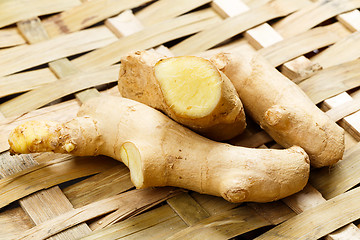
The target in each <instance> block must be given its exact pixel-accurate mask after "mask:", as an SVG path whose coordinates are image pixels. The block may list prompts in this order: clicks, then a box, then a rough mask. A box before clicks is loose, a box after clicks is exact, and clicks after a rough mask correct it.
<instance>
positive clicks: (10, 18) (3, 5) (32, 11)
mask: <svg viewBox="0 0 360 240" xmlns="http://www.w3.org/2000/svg"><path fill="white" fill-rule="evenodd" d="M80 4H81V2H80V1H79V0H53V1H47V0H32V1H22V0H11V1H4V0H2V1H0V27H4V26H7V25H10V24H13V23H16V22H18V21H21V20H25V19H29V18H32V17H36V16H41V15H46V14H50V13H56V12H61V11H64V10H67V9H69V8H72V7H75V6H77V5H80Z"/></svg>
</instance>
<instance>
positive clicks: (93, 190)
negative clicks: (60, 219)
mask: <svg viewBox="0 0 360 240" xmlns="http://www.w3.org/2000/svg"><path fill="white" fill-rule="evenodd" d="M132 187H134V185H133V184H132V182H131V181H130V174H129V170H128V168H127V167H125V166H124V165H123V164H119V165H117V166H115V167H113V168H110V169H109V170H106V171H104V172H101V173H99V174H97V175H95V176H92V177H90V178H87V179H85V180H83V181H81V182H78V183H75V184H73V185H71V186H69V187H67V188H65V189H64V190H63V192H64V194H65V196H66V197H67V198H68V199H69V200H70V202H71V204H72V205H73V206H74V207H75V208H79V207H83V206H84V205H87V204H90V203H91V202H93V201H94V199H96V200H101V199H104V198H108V197H112V196H114V195H116V194H119V193H122V192H124V191H127V190H129V189H130V188H132Z"/></svg>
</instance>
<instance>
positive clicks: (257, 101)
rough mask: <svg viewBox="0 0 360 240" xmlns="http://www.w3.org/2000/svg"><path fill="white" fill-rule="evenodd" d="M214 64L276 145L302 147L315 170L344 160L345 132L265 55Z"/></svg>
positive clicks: (222, 57) (224, 56) (240, 55)
mask: <svg viewBox="0 0 360 240" xmlns="http://www.w3.org/2000/svg"><path fill="white" fill-rule="evenodd" d="M211 61H213V62H214V64H215V65H216V66H217V67H218V68H219V69H220V70H221V71H223V72H224V73H225V74H226V75H227V76H228V77H229V79H230V80H231V81H232V83H233V84H234V86H235V88H236V90H237V92H238V94H239V96H240V98H241V100H242V102H243V104H244V107H245V109H246V111H247V113H248V114H249V115H250V116H251V117H252V118H253V119H254V120H255V121H256V122H257V123H259V124H260V126H261V127H262V128H263V129H264V130H265V131H266V132H267V133H268V134H269V135H270V136H271V137H272V138H273V139H274V140H275V141H276V142H278V143H279V144H281V145H282V146H283V147H290V146H293V145H297V146H300V147H302V148H303V149H304V150H305V151H306V152H307V153H308V154H309V157H310V161H311V165H312V166H314V167H323V166H329V165H333V164H335V163H336V162H337V161H339V160H340V159H342V157H343V153H344V149H345V144H344V129H342V128H341V127H340V126H338V125H337V124H336V123H335V122H334V121H332V120H331V119H330V118H329V117H328V116H327V115H326V114H325V113H324V112H322V111H321V110H320V109H319V108H318V107H317V106H316V105H315V104H314V103H313V102H311V100H310V99H309V98H308V97H307V96H306V94H305V93H304V92H303V91H302V90H301V89H300V88H299V87H298V86H297V85H296V84H295V83H293V82H292V81H290V80H289V79H287V78H286V77H285V76H283V75H282V74H281V73H280V72H278V71H277V70H276V69H275V68H274V67H273V66H271V65H270V64H269V63H268V62H266V60H264V59H263V58H262V57H261V56H259V55H254V54H253V53H250V52H247V51H243V52H236V53H219V54H217V55H215V56H213V57H212V58H211Z"/></svg>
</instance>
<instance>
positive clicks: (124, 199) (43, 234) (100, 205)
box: [19, 188, 179, 240]
mask: <svg viewBox="0 0 360 240" xmlns="http://www.w3.org/2000/svg"><path fill="white" fill-rule="evenodd" d="M178 193H179V190H176V189H174V188H158V189H141V190H133V191H130V192H126V193H123V194H121V195H117V196H114V197H111V198H107V199H104V200H100V201H97V202H93V203H91V204H88V205H86V206H84V207H81V208H78V209H74V210H72V211H69V212H67V213H65V214H62V215H59V216H58V217H55V218H53V219H51V220H49V221H47V222H44V223H42V224H40V225H37V226H35V227H33V228H31V229H29V230H27V231H25V232H24V233H22V234H21V236H20V237H19V238H21V239H24V240H25V239H46V238H48V237H50V236H52V235H54V234H56V233H58V232H61V231H63V230H64V229H67V228H69V227H72V226H74V225H76V224H78V223H81V222H84V221H87V220H89V219H93V218H95V217H98V216H101V215H104V214H106V213H109V212H112V211H114V210H117V209H118V210H120V209H121V211H122V213H123V216H124V217H127V216H129V215H131V214H132V213H133V212H134V211H137V210H138V209H140V208H143V207H146V206H147V205H149V204H152V203H153V202H159V201H164V200H166V199H167V198H169V197H171V196H174V195H176V194H178Z"/></svg>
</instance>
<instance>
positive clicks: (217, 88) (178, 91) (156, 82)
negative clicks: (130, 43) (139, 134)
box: [119, 51, 246, 140]
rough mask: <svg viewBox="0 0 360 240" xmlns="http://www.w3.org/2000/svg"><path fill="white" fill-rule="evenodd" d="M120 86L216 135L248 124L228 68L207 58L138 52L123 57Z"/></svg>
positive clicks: (229, 134)
mask: <svg viewBox="0 0 360 240" xmlns="http://www.w3.org/2000/svg"><path fill="white" fill-rule="evenodd" d="M119 90H120V93H121V95H122V96H123V97H126V98H130V99H133V100H136V101H139V102H141V103H144V104H146V105H149V106H151V107H153V108H156V109H158V110H161V111H162V112H164V113H165V114H166V115H168V116H169V117H170V118H172V119H174V120H175V121H176V122H179V123H181V124H183V125H185V126H187V127H189V128H191V129H192V130H194V131H196V132H198V133H200V134H202V135H204V136H206V137H208V138H211V139H214V140H228V139H231V138H233V137H235V136H236V135H238V134H240V133H242V132H243V131H244V129H245V126H246V122H245V112H244V109H243V106H242V103H241V101H240V98H239V96H238V94H237V93H236V90H235V88H234V86H233V84H232V83H231V82H230V80H229V79H228V78H227V77H226V76H225V74H224V73H222V72H221V71H219V70H218V69H217V68H216V67H215V65H214V64H213V63H212V62H210V61H209V60H207V59H204V58H201V57H195V56H181V57H171V58H166V57H165V56H162V55H159V54H158V53H156V52H154V51H137V52H134V53H130V54H128V55H126V56H124V57H123V58H122V59H121V67H120V74H119Z"/></svg>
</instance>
